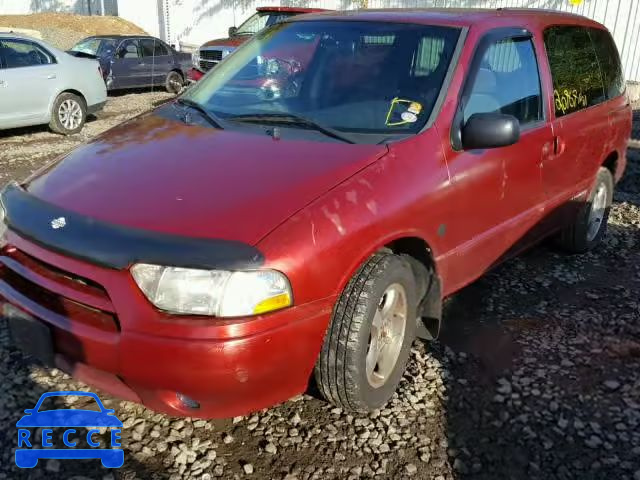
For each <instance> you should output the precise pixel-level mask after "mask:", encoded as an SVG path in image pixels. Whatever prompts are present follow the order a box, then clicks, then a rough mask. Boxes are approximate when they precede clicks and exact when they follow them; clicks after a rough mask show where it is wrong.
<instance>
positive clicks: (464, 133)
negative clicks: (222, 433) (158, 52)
mask: <svg viewBox="0 0 640 480" xmlns="http://www.w3.org/2000/svg"><path fill="white" fill-rule="evenodd" d="M279 52H286V54H284V53H283V54H281V53H279ZM279 55H280V56H281V57H285V58H278V57H279ZM292 55H293V56H298V57H299V58H292ZM265 57H267V58H274V59H277V60H281V61H274V62H270V63H269V65H264V64H262V63H261V62H260V59H261V58H265ZM295 63H304V64H305V65H306V67H305V68H304V69H302V70H296V69H291V70H288V69H286V68H283V67H282V65H292V64H295ZM270 78H274V79H277V85H278V91H277V95H264V94H263V93H262V92H261V91H252V90H251V89H248V88H238V84H243V82H245V83H246V82H249V81H251V80H256V79H262V80H268V79H270ZM624 89H625V83H624V80H623V76H622V71H621V68H620V61H619V58H618V53H617V51H616V47H615V45H614V43H613V40H612V38H611V35H610V34H609V33H608V32H607V30H606V29H605V28H604V27H603V26H602V25H600V24H598V23H596V22H593V21H590V20H587V19H585V18H582V17H578V16H573V15H568V14H562V13H553V12H544V11H530V10H483V11H475V10H451V11H447V10H424V11H420V10H407V11H403V10H393V11H361V12H349V13H327V14H317V15H312V16H304V17H297V18H292V19H290V20H286V21H285V22H283V23H279V24H276V25H274V26H272V27H271V28H269V29H267V30H265V31H263V32H261V33H259V34H258V35H256V36H255V38H253V39H252V40H251V41H250V42H248V43H247V44H245V45H244V46H242V47H241V48H240V49H238V51H237V52H235V53H234V54H233V55H231V56H229V57H228V58H227V59H225V60H224V61H223V62H221V63H220V65H219V66H218V67H217V68H216V69H215V71H212V72H211V74H210V75H208V76H207V77H206V78H205V79H203V81H201V82H199V83H198V84H196V85H195V86H194V87H193V88H192V89H190V90H189V91H188V92H186V93H185V94H184V95H182V96H181V97H179V98H178V99H176V100H175V101H174V102H172V103H170V104H165V105H163V106H161V107H160V108H158V109H156V110H154V111H152V112H149V113H147V114H145V115H142V116H139V117H137V118H135V119H133V120H130V121H128V122H126V123H124V124H122V125H120V126H118V127H116V128H114V129H112V130H110V131H108V132H106V133H104V134H102V135H100V136H99V137H97V138H96V139H95V140H93V141H90V142H89V143H87V144H85V145H84V146H82V147H80V148H78V149H76V150H75V151H73V152H71V153H70V154H68V155H67V156H65V157H64V158H61V159H59V160H58V161H56V162H54V163H53V164H51V165H49V166H47V167H46V168H44V169H43V170H42V171H40V172H38V173H36V174H35V175H33V176H32V177H31V178H29V179H27V180H26V181H24V182H22V183H13V184H10V185H9V186H7V187H6V188H5V189H4V191H3V193H2V196H1V197H0V199H1V202H2V216H3V217H4V218H3V221H2V222H1V223H2V224H3V225H4V226H3V230H4V232H3V233H2V234H1V236H2V243H0V247H1V251H0V252H1V254H0V306H1V308H2V314H3V316H4V317H6V318H7V319H8V324H9V327H10V331H11V334H12V336H13V338H14V341H15V343H16V344H18V345H21V346H22V347H23V348H24V349H25V350H26V351H28V352H31V353H32V354H34V355H35V356H36V357H38V358H40V359H42V360H43V361H45V362H46V363H48V364H52V365H56V366H57V367H58V368H60V369H62V370H65V371H68V372H70V373H71V374H72V375H74V376H75V377H76V378H78V379H80V380H82V381H85V382H86V383H88V384H91V385H95V386H96V387H99V388H100V389H102V390H105V391H107V392H111V393H112V394H113V395H115V396H119V397H121V398H125V399H129V400H133V401H135V402H140V403H142V404H144V405H147V406H148V407H150V408H152V409H156V410H159V411H164V412H168V413H170V414H172V415H184V416H195V417H228V416H232V415H239V414H245V413H247V412H250V411H254V410H257V409H261V408H264V407H268V406H270V405H273V404H275V403H278V402H282V401H284V400H286V399H288V398H290V397H292V396H294V395H296V394H298V393H300V392H303V391H305V389H306V388H307V385H308V383H309V381H310V380H311V379H312V378H314V377H315V381H316V382H317V384H318V386H319V389H320V391H321V393H322V394H323V395H324V396H325V398H326V399H327V400H329V401H331V402H333V403H335V404H336V405H339V406H340V407H342V408H344V409H347V410H356V411H358V410H360V411H361V410H370V409H375V408H378V407H380V406H382V405H384V404H385V402H387V400H388V399H389V398H390V397H391V395H392V394H393V392H394V390H395V389H396V387H397V385H398V382H399V381H400V379H401V377H402V375H403V371H404V369H405V366H406V363H407V360H408V358H409V354H410V349H411V345H412V343H413V341H414V339H415V338H416V337H422V338H427V339H429V338H434V337H436V336H437V334H438V331H439V326H440V320H441V305H442V301H443V299H444V298H446V297H448V296H450V295H451V294H453V293H454V292H456V291H457V290H460V289H461V288H462V287H464V286H465V285H467V284H469V283H470V282H473V281H474V280H475V279H476V278H478V277H480V276H481V275H482V274H484V273H485V272H486V271H488V270H489V269H491V268H492V267H494V266H495V265H497V264H498V263H500V262H502V261H504V260H505V259H508V258H509V257H512V256H514V255H516V254H517V253H519V252H521V251H522V250H523V249H525V248H527V247H529V246H531V245H532V244H534V243H536V242H538V241H540V240H541V239H544V238H546V237H550V236H554V237H556V238H557V241H558V243H559V244H560V245H561V246H562V247H563V248H564V249H565V250H567V251H569V252H586V251H588V250H590V249H592V248H594V247H595V246H597V245H598V243H599V242H600V241H601V240H602V237H603V235H604V234H605V230H606V225H607V216H608V212H609V208H610V205H611V201H612V193H613V189H614V184H615V183H616V182H617V181H618V180H619V179H620V177H621V176H622V174H623V171H624V169H625V163H626V160H625V154H626V148H627V141H628V139H629V136H630V131H631V109H630V106H629V102H628V100H627V97H626V95H625V91H624Z"/></svg>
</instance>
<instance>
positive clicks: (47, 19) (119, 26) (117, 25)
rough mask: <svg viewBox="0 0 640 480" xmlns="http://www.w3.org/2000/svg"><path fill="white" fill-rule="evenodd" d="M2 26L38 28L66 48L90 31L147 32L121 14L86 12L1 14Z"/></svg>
mask: <svg viewBox="0 0 640 480" xmlns="http://www.w3.org/2000/svg"><path fill="white" fill-rule="evenodd" d="M0 26H1V27H13V28H28V29H32V30H37V31H39V32H40V33H41V34H42V38H43V39H44V40H45V41H46V42H49V43H51V44H52V45H54V46H56V47H58V48H60V49H62V50H67V49H69V48H71V47H72V46H73V45H74V44H75V43H76V42H77V41H78V40H81V39H83V38H85V37H88V36H91V35H110V34H146V32H145V31H144V30H142V29H141V28H140V27H138V26H136V25H134V24H133V23H131V22H128V21H126V20H123V19H122V18H120V17H112V16H105V17H100V16H85V15H74V14H71V13H34V14H32V15H0Z"/></svg>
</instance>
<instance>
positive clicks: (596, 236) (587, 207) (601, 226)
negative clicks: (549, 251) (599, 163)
mask: <svg viewBox="0 0 640 480" xmlns="http://www.w3.org/2000/svg"><path fill="white" fill-rule="evenodd" d="M612 201H613V176H612V175H611V172H610V171H609V170H607V169H606V168H604V167H601V168H600V170H598V174H597V175H596V181H595V185H594V187H593V190H592V192H591V195H590V196H589V199H588V201H587V202H586V203H585V204H584V205H583V206H582V207H581V209H580V211H579V213H578V216H577V217H576V220H575V222H574V223H573V224H571V225H569V226H568V227H566V228H565V229H564V230H563V231H562V232H561V234H560V237H559V239H558V241H559V244H560V246H561V247H562V248H563V249H565V250H566V251H568V252H570V253H585V252H588V251H589V250H591V249H593V248H595V247H596V246H597V245H598V244H599V243H600V242H601V241H602V238H603V237H604V235H605V233H606V231H607V221H608V219H609V211H610V210H611V203H612Z"/></svg>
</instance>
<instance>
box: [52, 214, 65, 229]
mask: <svg viewBox="0 0 640 480" xmlns="http://www.w3.org/2000/svg"><path fill="white" fill-rule="evenodd" d="M66 226H67V219H66V218H64V217H58V218H54V219H53V220H51V228H53V229H54V230H58V229H60V228H64V227H66Z"/></svg>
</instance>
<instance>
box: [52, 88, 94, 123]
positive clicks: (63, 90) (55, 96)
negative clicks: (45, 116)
mask: <svg viewBox="0 0 640 480" xmlns="http://www.w3.org/2000/svg"><path fill="white" fill-rule="evenodd" d="M63 93H72V94H73V95H76V96H78V97H80V99H81V100H82V101H83V102H84V106H85V108H87V97H86V96H85V95H84V94H83V93H82V92H81V91H80V90H77V89H75V88H63V89H61V90H60V91H58V92H57V93H56V94H55V95H52V96H51V101H50V102H49V117H50V116H51V114H52V113H53V105H54V104H55V103H56V100H57V99H58V97H59V96H60V95H62V94H63Z"/></svg>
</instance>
